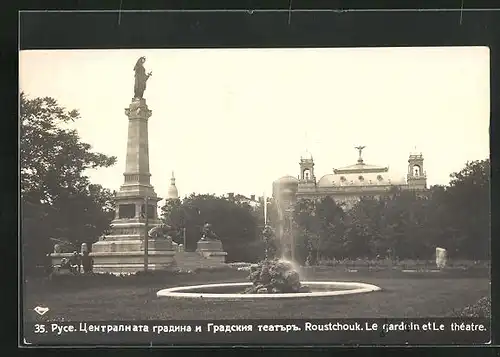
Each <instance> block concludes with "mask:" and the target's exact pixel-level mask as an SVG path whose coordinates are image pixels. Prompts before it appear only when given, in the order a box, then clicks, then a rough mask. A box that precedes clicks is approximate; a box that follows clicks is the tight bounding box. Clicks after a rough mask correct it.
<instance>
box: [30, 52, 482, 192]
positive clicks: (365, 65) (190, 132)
mask: <svg viewBox="0 0 500 357" xmlns="http://www.w3.org/2000/svg"><path fill="white" fill-rule="evenodd" d="M141 56H146V59H147V60H146V63H145V68H146V71H148V72H149V71H152V73H153V76H152V77H151V78H150V79H149V81H148V84H147V89H146V91H145V93H144V97H145V98H146V101H147V104H148V106H149V109H151V110H152V112H153V115H152V116H151V118H150V119H149V155H150V158H149V159H150V172H151V174H152V177H151V183H152V184H153V185H154V187H155V191H156V193H157V194H158V195H159V196H160V197H165V195H166V193H167V190H168V187H169V185H170V177H171V173H172V171H174V172H175V177H176V184H177V188H178V190H179V194H180V196H181V197H184V196H185V195H189V194H190V193H192V192H197V193H214V194H217V195H220V194H225V193H229V192H235V193H240V194H243V195H247V196H250V195H252V194H255V195H257V196H260V195H262V194H263V193H265V194H266V195H268V196H269V195H271V192H272V182H273V181H274V180H275V179H277V178H279V177H282V176H285V175H292V176H295V177H296V176H297V175H298V174H299V164H298V163H299V159H300V156H301V155H302V154H303V153H304V152H306V151H308V152H310V153H311V154H312V155H313V157H314V161H315V176H316V177H317V179H318V180H319V179H320V178H321V177H322V176H323V175H325V174H330V173H332V170H333V169H334V168H338V167H343V166H347V165H351V164H354V163H355V162H356V160H357V157H358V152H357V150H356V149H354V147H355V146H358V145H364V146H366V148H365V149H364V151H363V159H364V161H365V163H367V164H371V165H380V166H389V167H390V171H391V172H392V173H393V175H394V176H397V177H403V176H404V175H405V173H406V172H407V166H408V155H409V153H410V152H412V151H415V150H416V151H418V152H422V154H423V155H424V159H425V160H424V171H426V172H427V177H428V185H435V184H447V183H448V182H449V175H450V173H452V172H456V171H459V170H460V169H461V168H463V166H464V165H465V163H466V162H467V161H471V160H482V159H486V158H487V157H489V120H490V84H489V82H490V73H489V68H490V58H489V57H490V55H489V49H488V48H487V47H433V48H423V47H421V48H415V47H414V48H412V47H408V48H388V47H387V48H349V49H347V48H342V49H340V48H337V49H333V48H332V49H140V50H138V49H133V50H128V49H127V50H64V51H63V50H35V51H21V53H20V91H24V92H25V93H26V94H27V95H28V97H31V98H34V97H45V96H49V97H53V98H55V99H56V100H57V101H58V103H59V104H60V105H61V106H64V107H66V108H67V109H69V110H70V109H78V110H79V112H80V114H81V119H79V120H78V121H76V122H75V123H74V124H73V125H72V126H73V127H74V128H76V129H77V130H78V132H79V134H80V137H81V139H82V140H83V141H85V142H87V143H89V144H91V145H92V147H93V150H95V151H98V152H102V153H105V154H107V155H114V156H116V157H117V158H118V161H117V163H116V165H114V166H113V167H111V168H104V169H102V168H100V169H97V170H91V171H89V172H87V174H88V175H89V176H90V178H91V180H92V182H93V183H99V184H102V185H103V186H105V187H107V188H110V189H112V190H118V189H119V187H120V185H121V184H122V183H123V172H124V171H125V154H126V145H127V126H128V123H127V117H126V116H125V108H126V107H128V105H129V104H130V102H131V100H132V97H133V86H134V72H133V67H134V65H135V63H136V61H137V59H138V58H139V57H141Z"/></svg>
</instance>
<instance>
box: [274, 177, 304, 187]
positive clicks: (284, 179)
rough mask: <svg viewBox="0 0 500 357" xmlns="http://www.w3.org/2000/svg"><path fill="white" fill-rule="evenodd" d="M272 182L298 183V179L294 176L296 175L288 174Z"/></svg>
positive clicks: (281, 183)
mask: <svg viewBox="0 0 500 357" xmlns="http://www.w3.org/2000/svg"><path fill="white" fill-rule="evenodd" d="M274 182H275V183H277V184H280V185H286V184H298V183H299V179H298V178H296V177H293V176H290V175H288V176H283V177H281V178H279V179H277V180H276V181H274Z"/></svg>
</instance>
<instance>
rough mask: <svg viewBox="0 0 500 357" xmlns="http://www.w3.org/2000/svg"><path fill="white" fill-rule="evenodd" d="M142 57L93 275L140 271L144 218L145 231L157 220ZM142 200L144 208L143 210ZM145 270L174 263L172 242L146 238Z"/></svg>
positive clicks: (95, 248) (94, 251)
mask: <svg viewBox="0 0 500 357" xmlns="http://www.w3.org/2000/svg"><path fill="white" fill-rule="evenodd" d="M144 62H145V58H144V57H141V58H140V59H139V60H138V61H137V63H136V66H135V68H134V70H135V86H134V98H133V99H132V101H131V103H130V105H129V106H128V108H125V115H126V116H127V118H128V138H127V154H126V161H125V172H124V173H123V176H124V182H123V185H122V186H121V187H120V189H119V191H118V192H117V194H116V196H115V204H116V213H115V219H114V220H113V221H112V222H111V234H110V235H108V236H105V237H102V238H101V240H100V241H99V242H96V243H94V244H93V245H92V256H93V258H94V271H95V272H112V273H123V272H137V271H140V270H143V266H144V245H143V240H144V237H145V236H146V231H145V230H146V225H145V224H146V217H144V214H145V212H147V214H148V228H149V229H152V228H153V227H155V226H158V225H159V224H160V223H161V222H160V221H159V220H158V215H157V213H156V211H157V204H158V202H159V201H160V200H161V198H160V197H158V196H157V194H156V193H155V191H154V188H153V186H152V185H151V180H150V179H151V174H150V172H149V143H148V141H149V140H148V120H149V118H150V117H151V115H152V111H151V110H150V109H149V108H148V105H147V103H146V99H144V98H143V94H144V90H145V89H146V81H147V79H148V78H149V77H150V76H151V73H148V74H147V75H146V74H145V70H144V66H143V64H144ZM146 201H147V202H148V209H147V210H146V209H145V204H146ZM148 248H149V249H148V251H149V252H148V255H149V264H148V265H149V269H150V270H158V269H163V268H166V267H168V266H170V265H171V264H172V263H173V260H174V258H173V257H174V255H175V253H174V251H173V248H172V242H171V241H169V240H168V239H166V238H164V237H159V238H152V237H149V239H148Z"/></svg>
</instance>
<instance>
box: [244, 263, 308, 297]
mask: <svg viewBox="0 0 500 357" xmlns="http://www.w3.org/2000/svg"><path fill="white" fill-rule="evenodd" d="M249 279H250V281H251V282H252V283H253V285H252V286H250V287H249V288H247V289H246V290H245V291H244V293H245V294H269V293H273V294H281V293H307V292H310V290H309V288H308V287H306V286H303V285H301V283H300V275H299V272H298V271H297V270H295V269H294V267H293V264H292V263H291V262H289V261H286V260H283V259H266V260H263V261H261V262H259V263H258V264H255V265H253V266H252V267H251V268H250V276H249Z"/></svg>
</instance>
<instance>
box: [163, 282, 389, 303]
mask: <svg viewBox="0 0 500 357" xmlns="http://www.w3.org/2000/svg"><path fill="white" fill-rule="evenodd" d="M251 285H252V283H250V282H247V283H223V284H205V285H193V286H178V287H175V288H169V289H162V290H160V291H158V292H157V293H156V295H157V296H158V297H172V298H184V299H186V298H194V299H196V298H198V299H199V298H202V299H297V298H313V297H328V296H340V295H353V294H363V293H370V292H374V291H380V290H381V289H380V288H379V287H378V286H376V285H372V284H366V283H358V282H338V281H304V282H302V285H304V286H307V287H309V288H310V289H311V290H313V291H311V292H307V293H277V294H274V293H267V294H244V293H224V292H221V293H216V292H215V293H214V292H212V291H214V290H218V289H221V290H226V291H227V289H228V288H244V287H247V286H251ZM203 290H208V291H209V292H203Z"/></svg>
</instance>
